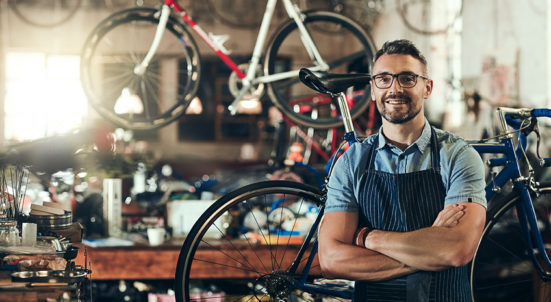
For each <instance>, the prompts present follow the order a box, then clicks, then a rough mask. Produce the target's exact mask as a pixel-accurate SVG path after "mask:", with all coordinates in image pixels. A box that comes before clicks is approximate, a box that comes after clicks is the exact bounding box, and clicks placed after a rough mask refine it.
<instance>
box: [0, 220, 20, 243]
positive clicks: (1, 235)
mask: <svg viewBox="0 0 551 302" xmlns="http://www.w3.org/2000/svg"><path fill="white" fill-rule="evenodd" d="M14 245H19V230H18V229H17V222H16V221H13V220H4V221H0V246H14Z"/></svg>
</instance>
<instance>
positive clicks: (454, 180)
mask: <svg viewBox="0 0 551 302" xmlns="http://www.w3.org/2000/svg"><path fill="white" fill-rule="evenodd" d="M450 162H451V163H453V164H452V165H451V166H450V170H449V180H448V191H447V194H446V201H445V204H446V205H448V204H453V203H458V202H475V203H479V204H481V205H482V206H484V207H487V202H486V193H485V190H484V188H485V185H486V182H485V180H484V174H485V171H484V163H483V162H482V159H481V158H480V155H479V154H478V152H476V150H474V148H472V147H471V146H469V145H464V146H463V147H461V148H460V149H459V151H458V152H457V153H456V154H454V155H453V156H452V158H450Z"/></svg>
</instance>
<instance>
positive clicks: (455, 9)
mask: <svg viewBox="0 0 551 302" xmlns="http://www.w3.org/2000/svg"><path fill="white" fill-rule="evenodd" d="M397 7H398V12H399V13H400V17H402V20H403V21H404V24H405V25H406V26H407V27H408V28H409V29H411V30H413V31H415V32H417V33H420V34H424V35H436V34H445V33H446V32H447V31H448V30H449V29H450V28H451V27H452V26H453V25H454V24H455V22H456V21H457V19H459V17H461V13H462V11H463V0H461V1H459V2H458V1H434V0H398V5H397Z"/></svg>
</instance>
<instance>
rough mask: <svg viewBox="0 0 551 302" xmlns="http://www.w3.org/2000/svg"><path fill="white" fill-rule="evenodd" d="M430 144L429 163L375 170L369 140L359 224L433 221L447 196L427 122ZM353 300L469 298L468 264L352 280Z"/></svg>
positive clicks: (385, 226)
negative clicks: (420, 167) (419, 168)
mask: <svg viewBox="0 0 551 302" xmlns="http://www.w3.org/2000/svg"><path fill="white" fill-rule="evenodd" d="M377 139H378V137H377V138H376V139H375V141H377ZM430 149H431V164H432V167H431V168H430V169H427V170H423V171H416V172H411V173H405V174H392V173H386V172H381V171H375V170H374V169H375V156H376V150H375V147H373V146H372V147H371V148H370V150H369V151H368V156H369V157H368V161H367V166H366V169H365V173H364V174H363V175H362V178H361V180H360V181H361V182H360V185H361V188H362V189H361V192H360V196H359V204H360V213H359V214H360V220H359V221H360V227H363V226H367V227H370V228H375V229H378V230H384V231H392V232H409V231H414V230H417V229H420V228H424V227H430V226H432V224H433V222H434V220H435V219H436V217H437V216H438V213H439V212H440V211H441V210H442V209H443V208H444V200H445V197H446V190H445V188H444V184H443V182H442V177H441V176H440V152H439V148H438V143H437V139H436V133H435V131H434V129H432V127H431V141H430ZM427 248H430V247H427ZM354 300H355V301H356V302H359V301H435V302H440V301H449V302H452V301H461V302H465V301H471V300H472V299H471V293H470V287H469V282H468V275H467V267H466V266H463V267H458V268H449V269H447V270H444V271H439V272H430V271H419V272H416V273H414V274H411V275H408V276H403V277H400V278H396V279H393V280H388V281H381V282H370V281H356V285H355V292H354Z"/></svg>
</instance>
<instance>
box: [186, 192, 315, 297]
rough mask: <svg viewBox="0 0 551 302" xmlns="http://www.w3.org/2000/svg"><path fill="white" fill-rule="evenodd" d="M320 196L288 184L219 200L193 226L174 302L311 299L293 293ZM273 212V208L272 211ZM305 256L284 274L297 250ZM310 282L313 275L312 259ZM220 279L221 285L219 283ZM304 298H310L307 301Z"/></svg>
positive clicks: (305, 259)
mask: <svg viewBox="0 0 551 302" xmlns="http://www.w3.org/2000/svg"><path fill="white" fill-rule="evenodd" d="M320 198H321V192H320V191H319V190H318V189H315V188H314V187H310V186H307V185H304V184H301V183H296V182H290V181H266V182H260V183H255V184H251V185H248V186H245V187H243V188H241V189H238V190H236V191H234V192H231V193H229V194H227V195H224V196H223V197H222V198H220V199H218V200H217V201H216V202H215V203H214V204H213V205H212V206H211V207H209V208H208V209H207V210H206V212H205V213H203V215H201V217H200V218H199V219H198V220H197V222H196V223H195V224H194V225H193V228H192V229H191V231H190V232H189V233H188V235H187V238H186V240H185V242H184V245H183V246H182V250H181V251H180V256H179V258H178V265H177V268H176V278H175V279H176V300H177V301H198V300H202V301H205V299H209V297H211V298H215V297H218V298H220V294H216V295H213V294H212V293H213V292H224V295H225V301H264V299H270V300H271V299H278V300H281V299H285V300H287V301H297V299H298V298H300V299H307V300H310V299H311V298H312V297H314V296H313V295H312V294H307V293H305V292H303V291H301V290H300V289H299V288H297V286H296V285H297V284H298V283H299V281H300V280H299V277H298V275H299V274H300V273H301V272H302V270H303V269H304V266H305V263H306V261H307V258H308V256H309V255H310V252H311V249H312V245H313V244H314V242H315V237H314V239H312V240H307V239H305V238H304V233H306V232H307V231H309V230H310V228H312V229H313V230H315V229H314V228H313V227H311V224H312V219H315V218H314V217H316V216H317V215H318V214H319V211H318V208H317V207H316V205H317V204H318V202H319V200H320ZM272 208H274V209H272ZM301 244H304V245H305V247H306V250H305V251H306V252H305V254H304V256H303V257H302V258H301V260H300V262H297V264H299V265H298V269H297V270H296V272H295V273H292V272H290V271H289V267H290V266H291V264H292V262H293V260H295V257H296V256H297V253H298V251H299V248H300V245H301ZM310 274H311V276H312V277H310V278H309V279H308V280H310V281H311V278H313V276H315V275H319V264H318V262H317V258H316V259H315V260H314V262H313V263H312V266H311V270H310ZM220 280H225V281H220ZM309 297H310V298H309Z"/></svg>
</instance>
